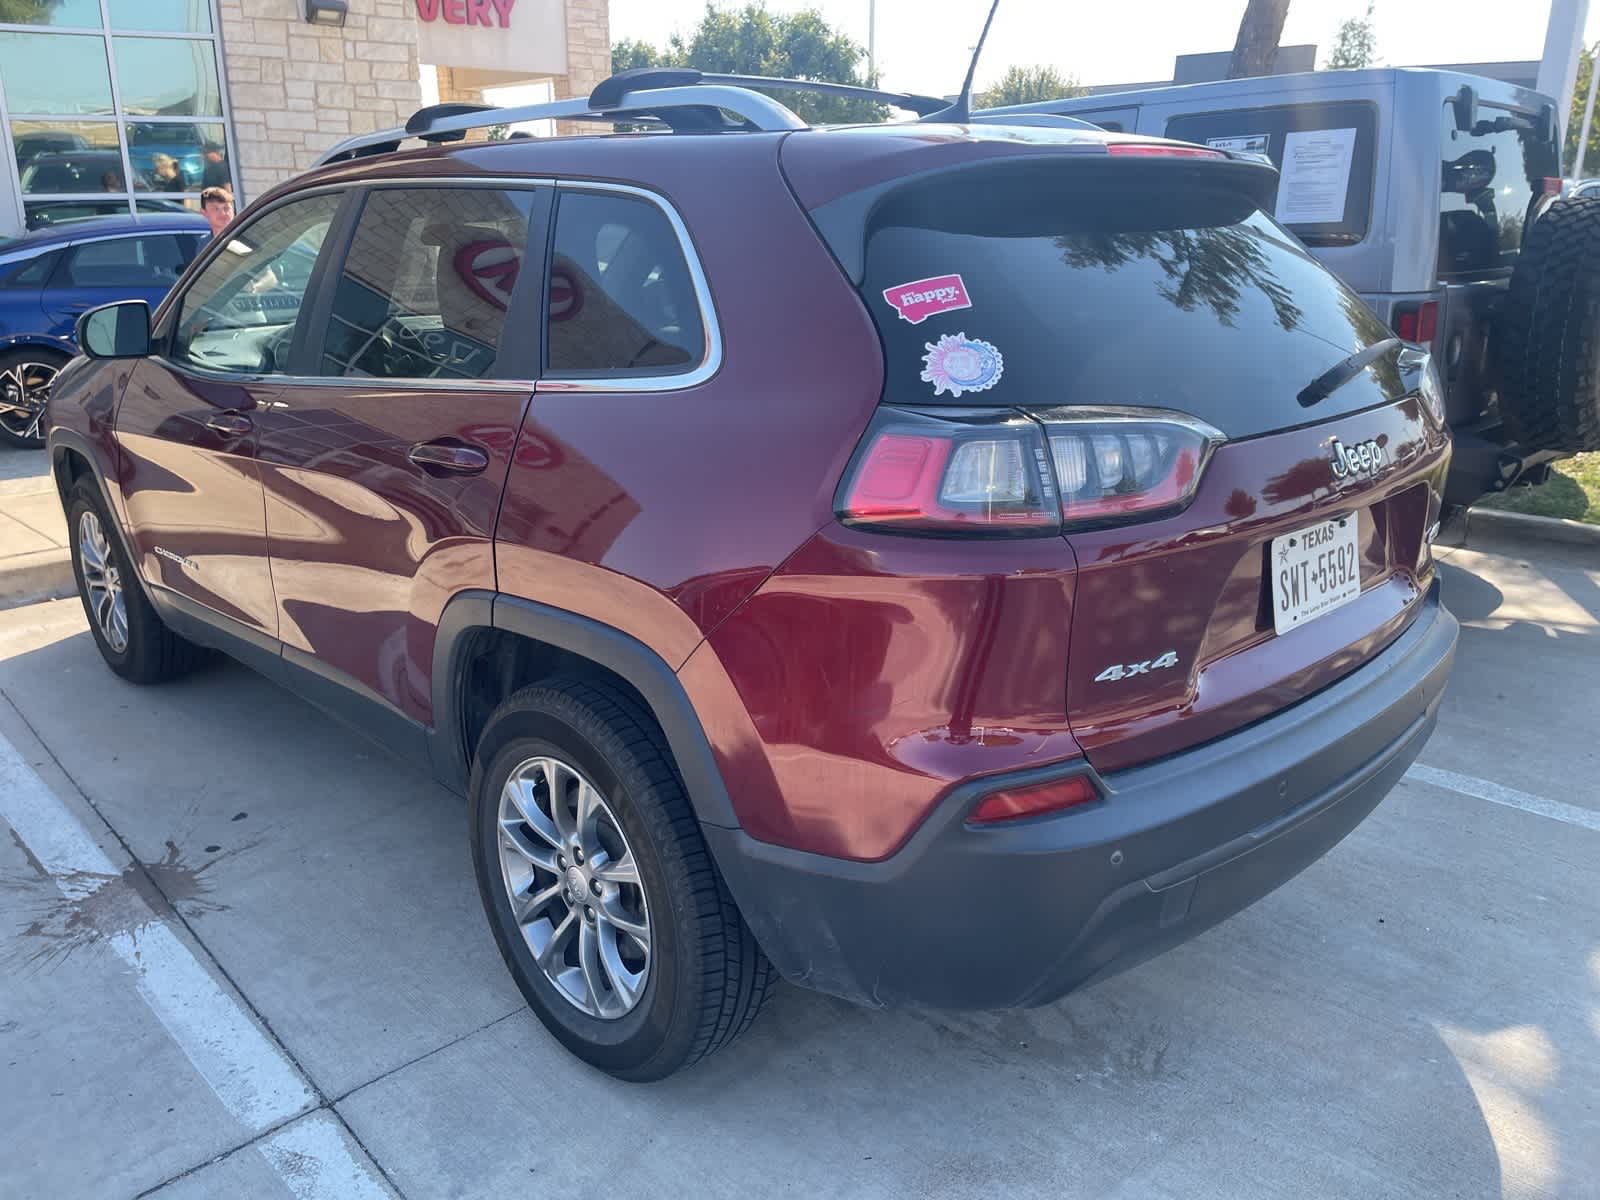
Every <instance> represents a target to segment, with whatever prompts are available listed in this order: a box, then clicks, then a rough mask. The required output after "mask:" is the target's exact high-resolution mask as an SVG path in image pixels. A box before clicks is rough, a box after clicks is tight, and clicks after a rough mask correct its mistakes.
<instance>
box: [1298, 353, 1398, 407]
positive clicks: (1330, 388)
mask: <svg viewBox="0 0 1600 1200" xmlns="http://www.w3.org/2000/svg"><path fill="white" fill-rule="evenodd" d="M1404 345H1405V343H1404V342H1402V341H1401V340H1400V339H1399V338H1397V337H1386V338H1384V339H1383V340H1382V341H1380V342H1373V343H1372V345H1370V346H1368V347H1367V348H1366V349H1365V350H1357V351H1356V352H1355V353H1354V354H1352V355H1350V356H1349V357H1348V358H1346V359H1344V360H1343V361H1341V362H1339V363H1336V364H1334V365H1333V366H1332V367H1330V368H1329V369H1328V370H1326V371H1324V372H1323V373H1322V374H1321V375H1318V376H1317V377H1316V378H1315V379H1313V380H1312V381H1311V382H1310V383H1308V384H1306V386H1305V387H1303V388H1301V389H1300V397H1299V399H1300V404H1301V406H1302V407H1304V408H1310V407H1311V406H1312V405H1313V404H1316V403H1318V402H1319V401H1322V400H1326V399H1327V398H1328V397H1329V396H1331V395H1333V394H1334V393H1335V392H1336V391H1338V390H1339V389H1340V388H1342V387H1343V386H1344V385H1345V384H1347V383H1349V382H1350V381H1351V380H1352V379H1354V378H1355V377H1356V376H1357V375H1359V374H1361V372H1363V371H1365V370H1366V369H1367V368H1368V367H1370V366H1371V365H1372V364H1373V363H1375V362H1377V361H1378V360H1379V359H1380V358H1382V357H1383V356H1384V355H1386V354H1388V353H1389V351H1391V350H1396V349H1399V348H1400V347H1401V346H1404Z"/></svg>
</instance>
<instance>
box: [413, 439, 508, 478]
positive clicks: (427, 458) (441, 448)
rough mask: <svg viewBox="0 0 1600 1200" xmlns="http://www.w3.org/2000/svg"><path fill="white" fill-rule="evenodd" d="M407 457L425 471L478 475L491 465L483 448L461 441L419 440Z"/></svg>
mask: <svg viewBox="0 0 1600 1200" xmlns="http://www.w3.org/2000/svg"><path fill="white" fill-rule="evenodd" d="M406 457H407V458H408V459H410V460H411V461H412V462H414V463H415V464H416V465H417V466H419V467H421V468H422V469H423V470H424V471H451V472H454V473H455V474H457V475H476V474H477V473H478V472H479V471H482V470H483V469H484V468H485V467H487V466H488V465H489V456H488V455H487V454H485V453H484V452H483V451H482V450H479V449H478V448H477V447H476V446H465V445H462V444H461V443H460V442H446V441H438V442H419V443H418V444H417V445H415V446H413V447H411V450H410V452H409V453H408V454H407V455H406Z"/></svg>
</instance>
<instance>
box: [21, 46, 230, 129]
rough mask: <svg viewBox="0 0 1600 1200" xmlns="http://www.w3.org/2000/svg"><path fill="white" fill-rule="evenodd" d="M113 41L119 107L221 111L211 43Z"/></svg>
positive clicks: (165, 113)
mask: <svg viewBox="0 0 1600 1200" xmlns="http://www.w3.org/2000/svg"><path fill="white" fill-rule="evenodd" d="M112 44H113V46H114V48H115V52H116V56H117V86H118V89H119V90H120V91H121V93H122V107H123V109H124V110H125V111H126V112H127V113H129V115H138V116H162V117H220V116H221V115H222V90H221V88H220V87H218V85H217V56H216V50H215V48H214V47H213V46H212V43H211V42H209V41H190V40H186V39H185V40H171V41H169V40H166V39H163V38H125V37H119V38H113V39H112ZM12 107H13V109H15V107H16V106H15V105H13V106H12Z"/></svg>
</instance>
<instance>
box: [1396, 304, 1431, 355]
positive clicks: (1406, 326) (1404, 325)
mask: <svg viewBox="0 0 1600 1200" xmlns="http://www.w3.org/2000/svg"><path fill="white" fill-rule="evenodd" d="M1394 331H1395V332H1396V333H1398V334H1399V335H1400V336H1401V337H1402V338H1404V339H1405V340H1406V341H1408V342H1417V343H1418V344H1420V345H1423V346H1431V345H1433V339H1434V336H1435V335H1436V334H1437V333H1438V332H1439V302H1438V301H1437V300H1424V301H1423V302H1422V303H1421V304H1417V305H1412V306H1410V307H1407V308H1403V309H1400V310H1399V311H1397V312H1396V313H1395V315H1394Z"/></svg>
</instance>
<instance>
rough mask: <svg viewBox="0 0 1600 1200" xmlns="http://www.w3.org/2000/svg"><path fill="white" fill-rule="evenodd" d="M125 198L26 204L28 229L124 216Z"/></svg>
mask: <svg viewBox="0 0 1600 1200" xmlns="http://www.w3.org/2000/svg"><path fill="white" fill-rule="evenodd" d="M127 215H128V202H127V201H126V200H46V201H43V202H41V203H38V204H30V205H28V206H27V221H28V228H29V229H43V228H44V227H45V226H46V225H65V224H66V223H67V222H68V221H86V220H88V219H89V218H90V217H125V216H127Z"/></svg>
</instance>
